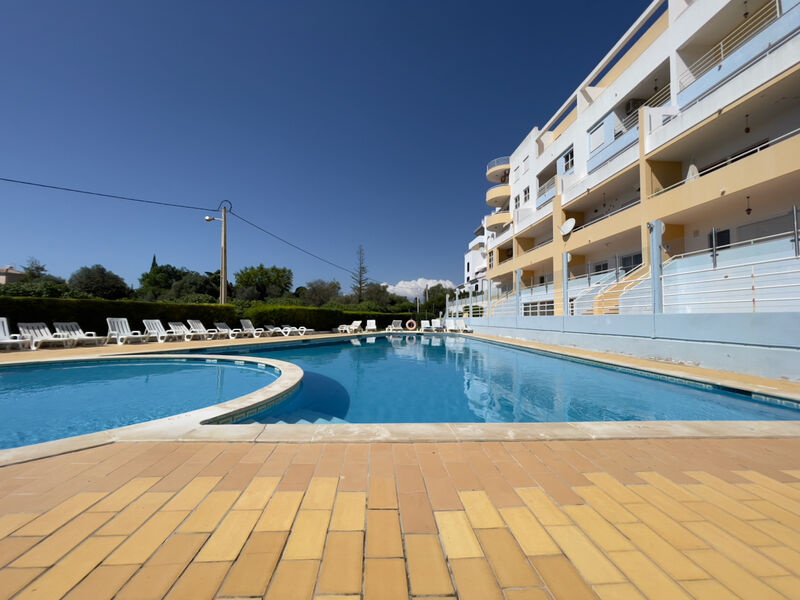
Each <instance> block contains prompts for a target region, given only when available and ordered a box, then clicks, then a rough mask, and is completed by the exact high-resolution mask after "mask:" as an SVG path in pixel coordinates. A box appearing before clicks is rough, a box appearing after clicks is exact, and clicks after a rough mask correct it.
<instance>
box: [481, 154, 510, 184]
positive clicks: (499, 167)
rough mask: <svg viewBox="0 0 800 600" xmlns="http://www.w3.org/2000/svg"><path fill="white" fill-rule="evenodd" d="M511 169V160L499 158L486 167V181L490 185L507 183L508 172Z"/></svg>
mask: <svg viewBox="0 0 800 600" xmlns="http://www.w3.org/2000/svg"><path fill="white" fill-rule="evenodd" d="M510 169H511V158H510V157H508V156H501V157H499V158H495V159H494V160H493V161H491V162H490V163H489V164H488V165H486V179H488V180H489V181H490V182H491V183H508V172H509V170H510Z"/></svg>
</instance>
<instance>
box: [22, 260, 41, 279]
mask: <svg viewBox="0 0 800 600" xmlns="http://www.w3.org/2000/svg"><path fill="white" fill-rule="evenodd" d="M22 271H23V272H24V273H25V275H23V276H22V281H33V280H35V279H41V278H42V277H44V276H45V275H46V274H47V269H46V268H45V266H44V265H43V264H42V263H40V262H39V259H38V258H34V257H33V256H31V257H30V258H28V262H27V263H25V266H24V267H22Z"/></svg>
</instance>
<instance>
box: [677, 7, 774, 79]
mask: <svg viewBox="0 0 800 600" xmlns="http://www.w3.org/2000/svg"><path fill="white" fill-rule="evenodd" d="M778 2H779V0H770V1H769V2H767V3H766V4H765V5H764V6H762V7H761V8H759V9H758V10H757V11H755V12H754V13H753V14H752V15H750V17H749V18H748V19H747V20H745V21H744V22H743V23H742V24H741V25H739V26H738V27H737V28H736V29H734V30H733V31H731V32H730V33H729V34H728V35H726V36H725V37H724V38H722V40H721V41H720V42H718V43H717V44H715V45H714V47H713V48H711V50H709V51H708V52H706V53H705V54H704V55H703V56H701V57H700V58H699V59H697V60H696V61H695V62H694V63H692V64H691V66H689V67H688V68H687V69H686V70H685V71H684V72H683V73H681V74H680V76H679V77H678V89H679V90H684V89H686V88H687V87H689V86H690V85H691V84H692V83H694V82H695V81H696V80H697V79H699V78H700V77H702V76H703V75H705V74H706V73H708V72H709V71H711V70H712V69H714V68H716V67H717V66H719V65H720V64H722V61H723V60H724V59H725V58H726V57H727V56H729V55H730V54H732V53H733V52H735V51H736V50H737V49H738V48H740V47H742V46H743V45H744V44H746V43H747V42H748V41H750V40H751V39H752V38H754V37H755V36H756V35H758V33H759V32H761V31H763V30H764V29H766V28H767V27H769V25H770V24H771V23H773V22H774V21H776V20H777V19H778V17H779V16H780V7H779V5H778Z"/></svg>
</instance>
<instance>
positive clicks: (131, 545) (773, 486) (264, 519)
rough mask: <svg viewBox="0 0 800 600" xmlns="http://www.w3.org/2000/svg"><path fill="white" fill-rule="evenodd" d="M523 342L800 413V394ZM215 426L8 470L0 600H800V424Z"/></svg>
mask: <svg viewBox="0 0 800 600" xmlns="http://www.w3.org/2000/svg"><path fill="white" fill-rule="evenodd" d="M314 337H323V336H314ZM324 337H331V336H324ZM306 339H309V338H306ZM262 341H263V340H259V342H262ZM499 341H503V342H504V343H508V340H505V339H504V340H499ZM246 343H248V342H243V341H238V342H236V341H235V342H233V344H236V345H240V344H246ZM249 343H253V342H252V341H250V342H249ZM513 343H516V344H519V345H521V346H530V347H534V348H535V349H538V350H545V351H556V352H560V353H564V354H569V355H571V356H576V357H580V358H589V359H592V360H601V361H604V362H611V363H613V364H617V365H621V366H627V367H632V368H645V369H647V370H652V371H656V372H660V373H662V374H665V375H670V376H678V377H686V378H690V379H696V380H706V381H712V382H714V383H718V384H722V385H730V386H732V387H737V388H741V389H749V390H752V391H756V392H758V391H759V390H761V392H760V393H769V394H777V395H782V396H785V397H789V398H791V397H800V385H798V384H797V383H793V382H786V381H771V380H759V379H757V378H751V377H744V376H740V375H736V374H732V373H719V372H713V371H708V370H703V369H698V368H697V367H692V366H684V365H673V364H665V363H659V362H655V361H642V360H638V359H631V358H628V357H621V356H610V355H603V354H598V353H589V352H581V351H577V350H572V349H563V348H553V347H544V346H540V345H535V344H526V343H519V342H516V341H515V342H513ZM224 345H231V342H229V341H222V342H201V343H188V344H183V343H181V344H168V345H165V346H162V345H158V346H157V345H155V344H147V345H144V346H141V347H135V346H126V347H124V348H123V347H101V348H81V349H74V350H63V349H54V350H40V351H37V352H35V353H32V352H13V353H2V354H0V362H19V361H24V360H31V359H36V360H59V359H61V358H67V357H70V358H71V357H78V356H97V355H102V354H105V355H108V354H110V353H115V352H119V351H121V352H125V353H129V352H145V353H152V352H153V351H155V350H157V349H161V348H164V349H169V350H178V351H182V350H188V349H193V348H197V347H209V346H224ZM705 378H707V379H705ZM767 389H769V390H772V391H769V392H765V391H764V390H767ZM578 426H580V427H578ZM595 426H603V427H600V428H599V429H598V428H597V427H595ZM205 427H207V428H208V429H206V431H212V432H214V433H213V435H214V436H215V437H217V438H218V439H219V440H221V441H208V440H195V441H190V440H183V441H178V440H177V439H171V440H168V441H160V440H157V441H112V440H110V439H104V440H98V444H102V445H97V446H96V447H91V448H84V449H75V450H76V451H71V452H64V453H60V454H57V455H55V456H50V457H47V458H39V459H34V460H28V462H20V463H18V464H11V465H8V466H4V467H0V600H2V599H4V598H12V597H13V598H19V599H28V598H48V599H49V598H53V599H55V598H69V599H70V600H76V599H82V598H85V599H87V600H89V599H90V600H102V599H104V598H118V599H120V600H126V599H130V600H147V599H158V598H168V599H170V600H178V599H182V598H186V599H191V600H203V599H210V598H220V599H227V600H234V599H235V600H244V599H254V598H266V599H267V600H323V599H325V600H344V599H349V600H356V599H359V600H394V599H398V600H399V599H408V598H413V599H414V600H423V599H428V600H431V599H434V598H437V599H439V600H444V599H445V598H450V599H456V598H460V599H462V600H472V599H475V600H495V599H496V600H582V599H588V598H599V599H600V600H636V599H641V598H656V599H658V598H664V599H669V600H672V599H682V598H687V599H688V598H696V599H699V600H703V599H710V598H717V599H725V598H739V597H741V598H747V599H749V598H758V599H759V600H760V599H770V598H800V427H799V424H798V422H785V423H782V424H779V423H773V424H770V423H764V422H745V423H708V422H706V423H699V424H698V423H694V424H692V423H676V422H662V423H638V424H637V423H607V424H558V423H553V424H511V425H502V424H489V425H486V426H484V425H447V424H441V425H439V424H434V425H427V424H421V425H403V426H397V427H399V429H395V430H394V434H393V435H394V436H402V435H410V436H411V437H412V438H415V437H416V438H419V437H422V438H423V439H425V438H430V439H431V441H427V442H416V443H411V442H407V443H391V442H386V441H376V440H377V439H380V437H381V435H383V433H384V430H382V429H380V427H384V426H362V427H360V428H359V426H283V427H284V428H288V429H286V433H281V428H280V427H278V428H277V429H275V427H276V426H261V425H257V426H255V428H257V429H258V431H259V433H258V435H256V436H255V437H252V438H250V439H242V436H243V435H245V434H243V433H242V432H244V431H246V430H247V429H248V428H250V429H253V427H254V426H250V425H245V426H224V425H223V426H205ZM330 427H339V428H343V429H340V430H339V433H338V434H336V435H335V436H334V437H333V438H331V439H327V440H326V439H324V438H323V439H322V440H321V441H313V442H309V443H297V442H296V439H293V438H292V437H291V435H290V434H289V431H290V430H294V431H295V432H301V433H296V434H295V438H297V437H298V436H299V437H300V438H304V437H305V438H309V439H314V437H315V436H317V437H318V436H320V435H323V434H325V432H326V431H330V430H328V429H325V428H330ZM442 427H443V428H444V429H442ZM493 427H494V428H495V429H494V431H495V432H497V431H500V430H499V429H498V427H505V430H504V431H505V434H503V437H501V439H500V441H487V439H491V436H492V435H494V433H493V429H492V428H493ZM354 428H355V429H354ZM370 428H372V429H370ZM303 430H305V433H303V432H302V431H303ZM237 432H238V433H237ZM253 432H255V429H253ZM445 434H446V435H445ZM207 435H211V434H207ZM250 435H253V433H252V432H251V433H247V434H246V436H250ZM282 436H284V437H287V438H288V440H282V439H280V438H281V437H282ZM437 436H441V437H437ZM515 436H521V437H518V438H515ZM744 436H747V437H744ZM598 437H602V438H606V439H597V438H598ZM616 438H620V439H616ZM622 438H638V439H622ZM400 439H402V437H401V438H400ZM108 442H111V443H108ZM17 458H18V459H19V460H25V456H24V455H18V457H17ZM28 458H32V457H31V456H28Z"/></svg>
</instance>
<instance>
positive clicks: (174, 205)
mask: <svg viewBox="0 0 800 600" xmlns="http://www.w3.org/2000/svg"><path fill="white" fill-rule="evenodd" d="M0 181H5V182H7V183H16V184H19V185H28V186H32V187H38V188H44V189H48V190H58V191H62V192H71V193H73V194H85V195H87V196H97V197H100V198H112V199H115V200H126V201H128V202H138V203H141V204H151V205H156V206H169V207H172V208H185V209H188V210H201V211H204V212H218V211H219V210H220V207H217V208H204V207H202V206H191V205H189V204H177V203H174V202H161V201H158V200H145V199H143V198H134V197H131V196H121V195H119V194H105V193H102V192H92V191H89V190H79V189H76V188H69V187H64V186H60V185H49V184H46V183H37V182H34V181H24V180H21V179H11V178H9V177H0ZM220 206H221V205H220ZM228 212H229V213H230V214H231V215H233V216H234V217H236V218H237V219H239V220H240V221H242V222H244V223H247V224H248V225H250V226H251V227H254V228H255V229H258V230H259V231H260V232H262V233H265V234H267V235H269V236H272V237H273V238H275V239H276V240H278V241H280V242H282V243H284V244H286V245H287V246H291V247H292V248H294V249H295V250H299V251H300V252H303V253H304V254H308V255H309V256H311V257H313V258H316V259H317V260H321V261H322V262H324V263H326V264H328V265H331V266H332V267H336V268H337V269H341V270H342V271H346V272H347V273H350V274H351V275H355V272H354V271H352V270H351V269H348V268H347V267H343V266H342V265H339V264H336V263H335V262H332V261H330V260H328V259H327V258H323V257H322V256H319V255H318V254H314V253H313V252H311V251H309V250H306V249H305V248H302V247H301V246H298V245H297V244H294V243H292V242H290V241H289V240H287V239H284V238H282V237H281V236H279V235H277V234H275V233H272V232H271V231H267V230H266V229H264V228H263V227H261V226H260V225H257V224H256V223H253V222H252V221H250V220H248V219H246V218H245V217H243V216H242V215H240V214H238V213H235V212H233V209H232V208H230V209H229V210H228ZM373 281H374V280H373Z"/></svg>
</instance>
